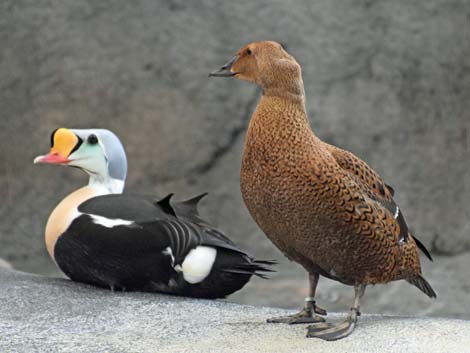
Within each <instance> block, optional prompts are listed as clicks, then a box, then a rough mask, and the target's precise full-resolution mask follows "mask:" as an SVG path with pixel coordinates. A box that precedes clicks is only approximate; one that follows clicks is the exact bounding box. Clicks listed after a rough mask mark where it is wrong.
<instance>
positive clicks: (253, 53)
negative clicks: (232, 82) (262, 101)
mask: <svg viewBox="0 0 470 353" xmlns="http://www.w3.org/2000/svg"><path fill="white" fill-rule="evenodd" d="M209 76H212V77H235V78H238V79H240V80H245V81H248V82H253V83H255V84H257V85H259V86H260V87H261V88H262V89H263V91H264V92H265V94H266V93H269V92H273V91H274V92H282V91H286V92H288V93H290V94H303V82H302V72H301V69H300V65H299V64H298V63H297V61H296V60H295V59H294V57H293V56H292V55H290V54H289V53H287V52H286V51H285V50H284V48H283V47H282V46H281V45H280V44H279V43H277V42H270V41H264V42H254V43H251V44H248V45H246V46H244V47H243V48H241V49H240V50H239V51H238V52H237V53H236V55H235V56H234V57H233V58H232V59H230V61H229V62H227V63H226V64H225V65H224V66H222V67H221V68H220V69H219V70H216V71H213V72H211V73H210V74H209Z"/></svg>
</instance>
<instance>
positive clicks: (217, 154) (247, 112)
mask: <svg viewBox="0 0 470 353" xmlns="http://www.w3.org/2000/svg"><path fill="white" fill-rule="evenodd" d="M259 92H260V90H256V92H255V93H254V94H253V96H252V97H251V99H250V100H249V101H248V103H247V104H246V107H245V109H244V110H243V112H242V118H241V122H240V124H239V125H237V126H235V127H234V128H233V129H232V131H231V132H230V134H229V137H228V141H227V143H225V144H223V145H221V146H218V147H217V148H216V149H215V150H214V151H213V152H212V154H211V156H210V158H208V160H207V161H206V162H204V163H201V164H200V165H198V166H196V167H194V168H193V169H192V170H190V174H192V173H195V174H205V173H207V172H209V171H210V170H211V169H212V168H214V167H215V166H216V165H217V163H218V162H219V161H220V159H221V158H222V157H223V156H225V155H226V154H227V152H229V151H230V150H231V149H232V147H233V146H234V145H235V143H236V142H237V140H238V137H239V136H240V134H241V133H242V132H243V131H245V129H246V127H247V126H246V125H247V122H248V120H249V119H250V117H251V113H252V111H253V110H254V108H255V105H256V102H257V101H258V96H259Z"/></svg>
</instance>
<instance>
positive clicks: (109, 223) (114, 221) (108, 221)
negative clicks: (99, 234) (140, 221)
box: [88, 214, 134, 228]
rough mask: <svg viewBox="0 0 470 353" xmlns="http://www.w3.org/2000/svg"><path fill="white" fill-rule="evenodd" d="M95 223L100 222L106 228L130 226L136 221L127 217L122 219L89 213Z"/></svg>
mask: <svg viewBox="0 0 470 353" xmlns="http://www.w3.org/2000/svg"><path fill="white" fill-rule="evenodd" d="M88 215H89V216H90V217H91V219H92V221H93V223H95V224H99V225H100V226H103V227H106V228H114V227H117V226H130V225H131V224H132V223H134V221H128V220H126V219H120V218H106V217H103V216H98V215H96V214H88Z"/></svg>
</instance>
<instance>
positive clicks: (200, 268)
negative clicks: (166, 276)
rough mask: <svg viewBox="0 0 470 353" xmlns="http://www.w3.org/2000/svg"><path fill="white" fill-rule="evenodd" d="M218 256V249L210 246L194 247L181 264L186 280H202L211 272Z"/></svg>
mask: <svg viewBox="0 0 470 353" xmlns="http://www.w3.org/2000/svg"><path fill="white" fill-rule="evenodd" d="M216 256H217V250H215V249H214V248H211V247H208V246H198V247H197V248H195V249H192V250H191V251H190V252H189V253H188V255H186V257H185V258H184V261H183V263H182V264H181V272H183V278H184V279H185V280H186V282H189V283H191V284H194V283H199V282H202V281H203V280H204V279H205V278H206V277H207V276H208V275H209V273H210V272H211V269H212V266H213V265H214V261H215V257H216ZM175 269H176V268H175Z"/></svg>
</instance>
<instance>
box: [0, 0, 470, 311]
mask: <svg viewBox="0 0 470 353" xmlns="http://www.w3.org/2000/svg"><path fill="white" fill-rule="evenodd" d="M469 13H470V2H469V1H468V0H453V1H449V0H416V1H409V0H395V1H377V0H360V1H356V0H345V1H339V0H338V1H331V0H318V1H311V0H302V1H276V2H273V1H268V0H257V1H246V0H245V1H224V2H221V1H215V0H202V1H181V0H171V1H169V0H136V1H125V0H115V1H106V2H103V1H96V0H63V1H53V0H37V1H18V0H3V1H1V2H0V28H1V30H0V47H1V55H0V112H1V129H0V150H1V151H2V153H0V200H1V201H2V202H1V203H0V219H1V220H2V221H1V223H0V257H2V258H5V259H6V260H8V261H10V262H11V263H12V264H13V265H14V266H15V267H16V268H19V269H22V270H28V271H33V272H39V273H43V274H46V273H49V274H52V273H53V274H58V273H59V272H58V271H57V270H56V269H55V267H54V265H53V263H52V261H51V260H50V259H48V256H47V254H46V251H45V247H44V240H43V231H44V225H45V223H46V220H47V217H48V215H49V213H50V212H51V210H52V208H53V207H54V206H55V205H56V204H57V203H58V202H59V201H60V200H61V199H62V198H63V197H64V196H65V195H66V194H67V193H69V192H71V191H72V190H73V189H74V188H78V187H79V186H81V185H82V184H83V183H84V182H85V178H84V177H83V176H82V175H81V174H80V173H78V172H74V171H71V170H65V169H61V168H53V167H51V168H48V167H44V166H42V167H39V166H33V164H32V160H33V157H35V156H36V155H38V154H40V153H43V152H45V151H46V150H47V149H48V138H49V134H50V132H51V131H52V130H53V129H55V128H56V127H59V126H67V127H78V128H85V127H106V128H110V129H112V130H114V131H115V132H116V133H118V134H119V136H121V137H122V140H123V142H124V144H125V146H126V148H127V152H128V156H129V166H130V170H129V180H128V187H127V189H128V190H129V191H133V192H154V193H158V194H160V195H164V194H166V193H169V192H176V197H177V198H179V199H183V198H185V197H189V196H190V195H194V194H196V193H201V192H204V191H209V192H210V196H209V197H208V199H207V200H205V201H204V203H203V205H202V206H203V207H202V208H203V209H202V211H203V212H202V213H203V214H204V215H205V216H206V217H207V218H208V219H209V220H211V221H212V222H214V223H216V224H218V225H219V226H220V227H221V228H222V229H224V230H225V231H226V232H227V234H228V235H230V236H231V237H232V238H233V239H234V240H236V241H237V242H238V243H239V244H241V245H242V246H243V247H244V248H246V249H248V250H250V251H251V252H253V253H254V254H256V255H257V256H258V257H260V258H266V259H280V260H281V264H280V266H279V267H278V271H279V273H278V274H277V275H276V277H274V279H273V281H271V282H264V281H256V282H253V284H252V285H250V286H249V287H247V288H246V290H244V291H243V292H241V293H240V295H238V296H237V297H235V298H234V299H236V300H237V301H239V302H244V303H255V302H257V303H258V302H263V301H265V300H269V302H270V304H271V305H276V306H283V307H290V308H293V307H298V306H299V305H300V303H301V301H302V297H303V295H305V289H304V288H305V287H306V286H305V281H306V277H305V274H304V272H303V271H302V270H301V269H299V268H298V267H297V266H295V265H291V264H288V263H287V261H284V259H283V256H282V255H281V254H280V253H279V252H278V251H277V250H276V249H275V248H274V246H273V245H272V244H271V243H270V242H269V240H267V239H266V237H265V236H264V235H263V234H262V233H261V231H260V230H259V229H258V227H257V226H256V225H255V224H254V222H253V221H252V220H251V218H250V216H249V214H248V212H247V211H246V209H245V207H244V205H243V202H242V199H241V196H240V192H239V169H240V156H241V152H242V148H243V140H244V133H245V129H246V126H247V123H248V119H249V116H250V113H251V111H252V110H253V109H254V106H255V104H256V101H257V98H258V96H259V92H258V90H257V89H256V88H255V87H254V86H253V85H250V84H248V83H243V82H236V81H234V80H220V79H209V78H208V77H207V74H208V73H209V72H210V71H212V70H214V69H216V68H218V67H219V66H220V65H222V64H223V63H225V62H226V60H227V59H229V58H230V57H231V56H232V55H233V53H234V51H235V50H237V49H238V48H239V47H240V46H242V45H244V44H246V43H248V42H251V41H254V40H261V39H274V40H278V41H280V42H282V43H284V44H285V45H286V47H287V49H288V50H289V51H290V52H291V53H292V54H293V55H294V56H295V57H296V58H297V59H298V60H299V62H300V63H301V64H302V67H303V77H304V82H305V86H306V92H307V100H308V110H309V114H310V117H311V121H312V125H313V127H314V129H315V130H316V132H317V134H318V135H319V136H320V137H322V138H323V139H325V140H327V141H329V142H332V143H335V144H337V145H339V146H341V147H344V148H347V149H350V150H351V151H353V152H355V153H356V154H357V155H359V156H361V157H363V158H364V159H365V160H366V161H368V162H369V163H370V164H371V165H372V166H373V167H374V168H375V169H376V170H377V171H378V172H379V173H381V174H382V175H383V177H384V178H385V180H386V181H387V182H388V183H389V184H391V185H393V186H394V187H395V189H396V191H397V195H396V199H397V202H398V204H399V205H400V206H401V208H402V209H403V211H404V214H405V216H406V219H407V220H408V222H409V224H410V227H411V229H412V231H413V232H414V233H416V234H417V235H418V236H419V237H420V239H421V240H422V241H423V242H424V243H425V244H426V245H427V246H428V247H429V248H430V250H431V251H432V253H433V254H434V255H438V256H436V257H437V258H436V261H435V263H433V264H432V265H429V264H428V263H427V262H426V260H423V262H424V270H425V276H426V278H428V279H429V281H430V282H431V283H432V284H433V285H434V286H435V287H436V289H437V291H438V294H439V295H440V296H439V297H438V300H437V301H436V302H435V304H431V302H429V301H427V299H426V298H425V297H424V296H423V298H421V294H420V293H418V292H417V291H414V289H408V288H405V285H401V284H397V285H395V284H394V285H392V286H391V287H387V288H384V287H382V286H380V287H378V288H374V289H372V290H371V291H370V292H368V294H367V295H366V299H365V300H367V301H368V305H369V303H371V304H372V305H374V306H373V310H374V311H376V312H393V313H400V312H402V313H403V312H405V313H408V314H412V313H418V312H419V313H423V312H425V313H430V314H439V315H452V316H459V317H466V318H470V304H469V301H470V299H469V296H468V295H467V293H468V279H466V278H463V277H464V274H465V272H466V271H465V270H466V268H468V266H470V260H469V259H470V253H469V251H470V237H469V233H470V222H469V221H468V215H469V214H470V187H469V185H470V184H469V182H468V181H469V180H470V163H469V161H470V133H469V131H470V115H469V114H470V67H469V59H468V58H469V57H470V45H469V43H470V42H469V33H470V21H469ZM462 270H463V271H464V272H463V273H462V272H460V271H462ZM266 288H268V289H269V291H266V290H265V289H266ZM390 288H391V289H390ZM273 292H275V293H278V294H277V295H276V296H274V295H272V293H273ZM370 293H373V294H370ZM397 293H398V294H401V293H406V298H407V300H406V303H405V304H404V303H403V295H397ZM441 293H443V294H442V296H441ZM319 296H320V297H321V300H322V305H323V306H325V307H326V308H327V309H333V310H344V308H345V307H346V308H347V307H349V306H350V297H351V290H350V289H349V288H347V287H344V286H340V285H335V284H331V283H330V282H328V281H324V282H321V284H320V287H319ZM369 298H370V299H369ZM456 298H458V299H456ZM371 308H372V307H371Z"/></svg>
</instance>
